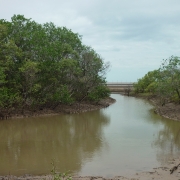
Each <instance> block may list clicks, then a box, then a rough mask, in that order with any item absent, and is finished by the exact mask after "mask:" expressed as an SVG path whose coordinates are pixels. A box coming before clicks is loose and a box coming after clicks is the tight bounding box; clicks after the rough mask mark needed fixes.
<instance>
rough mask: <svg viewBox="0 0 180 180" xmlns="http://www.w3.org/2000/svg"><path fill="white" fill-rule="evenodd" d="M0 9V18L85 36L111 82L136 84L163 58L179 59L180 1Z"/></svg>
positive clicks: (55, 2)
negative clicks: (20, 18) (52, 25)
mask: <svg viewBox="0 0 180 180" xmlns="http://www.w3.org/2000/svg"><path fill="white" fill-rule="evenodd" d="M0 6H1V7H3V8H2V9H1V11H0V17H1V18H4V19H8V20H10V17H12V16H13V14H23V15H25V17H27V18H32V19H33V20H35V21H37V22H39V23H45V22H50V21H51V22H54V23H55V24H56V25H57V26H66V27H67V28H69V29H72V31H73V32H75V33H79V34H80V35H82V36H83V39H82V41H83V43H84V44H86V45H89V46H91V47H92V48H93V49H95V50H96V52H97V53H99V54H100V55H101V56H102V58H103V59H104V60H105V61H109V62H110V63H111V71H110V72H108V74H107V79H108V81H113V79H114V78H115V77H119V76H121V77H126V80H127V81H128V78H129V80H133V81H136V80H137V79H138V78H140V76H142V75H144V73H145V71H149V70H154V69H157V68H159V66H160V63H161V61H162V59H166V58H168V57H170V56H171V55H177V56H180V55H179V49H180V38H179V37H180V31H179V29H180V1H179V0H171V1H169V0H163V1H155V0H151V1H149V0H136V1H131V2H130V1H127V0H111V1H109V0H91V1H84V0H76V1H64V0H51V1H50V0H38V1H37V0H31V1H24V0H13V1H12V0H0ZM146 73H147V72H146ZM130 74H131V75H130ZM121 80H122V79H121Z"/></svg>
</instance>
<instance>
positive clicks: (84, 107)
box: [1, 97, 116, 119]
mask: <svg viewBox="0 0 180 180" xmlns="http://www.w3.org/2000/svg"><path fill="white" fill-rule="evenodd" d="M115 101H116V100H115V99H113V98H111V97H108V98H105V99H102V100H100V101H99V102H98V103H92V102H87V101H83V102H75V103H73V104H71V105H65V104H59V105H58V106H56V107H55V108H41V109H35V110H29V109H24V110H23V112H22V111H18V110H14V111H11V112H10V113H8V114H7V113H5V114H4V115H3V118H1V119H10V118H24V117H36V116H49V115H50V116H51V115H58V114H62V113H65V114H75V113H82V112H87V111H94V110H98V109H101V108H106V107H108V106H109V105H111V104H113V103H114V102H115Z"/></svg>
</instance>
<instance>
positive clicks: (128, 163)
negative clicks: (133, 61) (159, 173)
mask: <svg viewBox="0 0 180 180" xmlns="http://www.w3.org/2000/svg"><path fill="white" fill-rule="evenodd" d="M112 97H113V98H115V99H116V103H115V104H113V105H111V106H109V107H108V108H105V109H102V110H98V111H93V112H87V113H82V114H76V115H61V116H53V117H51V116H49V117H41V118H40V117H39V118H28V119H17V120H9V121H0V174H9V173H10V174H16V175H20V174H25V173H28V174H29V173H30V174H44V173H49V172H50V169H51V168H52V167H51V165H50V163H51V162H52V159H55V163H56V165H57V167H58V170H59V171H61V172H64V171H67V170H71V171H72V172H75V173H78V174H79V175H99V176H105V177H114V176H116V175H122V176H127V175H129V174H132V175H133V174H134V173H136V172H138V171H149V170H152V168H154V167H156V166H160V165H161V164H163V163H166V162H167V160H168V158H169V157H171V158H172V157H176V156H178V155H180V122H176V121H171V120H167V119H165V118H161V117H160V116H158V115H156V114H154V113H153V112H151V111H152V108H153V106H152V105H151V104H149V103H148V102H147V101H144V100H141V99H136V98H133V97H125V96H121V95H118V94H113V95H112Z"/></svg>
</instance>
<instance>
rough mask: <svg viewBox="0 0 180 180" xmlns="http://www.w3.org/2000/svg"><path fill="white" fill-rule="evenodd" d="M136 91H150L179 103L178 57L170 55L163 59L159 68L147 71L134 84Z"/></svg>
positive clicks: (179, 62)
mask: <svg viewBox="0 0 180 180" xmlns="http://www.w3.org/2000/svg"><path fill="white" fill-rule="evenodd" d="M134 89H135V92H136V93H144V92H146V93H151V94H154V95H157V96H158V97H159V98H160V99H161V103H162V105H163V104H165V103H166V102H168V101H173V102H178V103H180V58H179V57H177V56H171V57H170V58H169V59H165V60H163V62H162V64H161V66H160V68H159V69H157V70H154V71H151V72H148V73H147V74H146V75H145V76H144V77H142V78H141V79H139V80H138V82H137V83H135V84H134Z"/></svg>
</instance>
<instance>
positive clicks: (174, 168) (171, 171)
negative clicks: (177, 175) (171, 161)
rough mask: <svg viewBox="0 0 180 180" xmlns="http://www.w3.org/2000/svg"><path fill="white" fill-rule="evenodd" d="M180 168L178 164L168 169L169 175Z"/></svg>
mask: <svg viewBox="0 0 180 180" xmlns="http://www.w3.org/2000/svg"><path fill="white" fill-rule="evenodd" d="M179 166H180V163H179V164H178V165H177V166H174V167H173V168H171V169H170V174H172V173H173V172H174V171H175V170H176V169H177V168H178V167H179Z"/></svg>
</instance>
